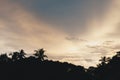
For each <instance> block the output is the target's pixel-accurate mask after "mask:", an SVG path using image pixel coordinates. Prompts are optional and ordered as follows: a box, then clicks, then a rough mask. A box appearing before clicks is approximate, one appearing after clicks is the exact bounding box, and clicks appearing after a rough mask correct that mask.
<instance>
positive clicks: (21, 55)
mask: <svg viewBox="0 0 120 80" xmlns="http://www.w3.org/2000/svg"><path fill="white" fill-rule="evenodd" d="M25 55H26V53H25V52H24V50H23V49H21V50H20V52H19V55H18V58H19V59H23V58H25Z"/></svg>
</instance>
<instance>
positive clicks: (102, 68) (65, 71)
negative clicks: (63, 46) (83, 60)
mask: <svg viewBox="0 0 120 80" xmlns="http://www.w3.org/2000/svg"><path fill="white" fill-rule="evenodd" d="M44 52H45V51H44V49H38V50H35V53H34V54H33V56H28V57H26V55H27V54H26V53H25V52H24V50H20V51H16V52H13V53H10V54H1V55H0V79H1V80H120V52H117V54H116V55H115V56H113V57H111V58H109V57H102V58H101V59H100V64H98V65H97V67H92V66H91V67H89V68H88V69H86V68H84V66H76V65H74V64H71V63H67V62H59V61H52V60H47V58H48V57H47V56H46V55H45V54H44ZM45 58H46V59H45Z"/></svg>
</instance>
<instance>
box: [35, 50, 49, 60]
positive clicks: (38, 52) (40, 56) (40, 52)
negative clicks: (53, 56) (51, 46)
mask: <svg viewBox="0 0 120 80" xmlns="http://www.w3.org/2000/svg"><path fill="white" fill-rule="evenodd" d="M44 52H45V50H44V49H43V48H42V49H38V50H35V54H34V55H35V56H36V57H37V58H38V59H39V60H40V61H44V57H47V56H46V55H44Z"/></svg>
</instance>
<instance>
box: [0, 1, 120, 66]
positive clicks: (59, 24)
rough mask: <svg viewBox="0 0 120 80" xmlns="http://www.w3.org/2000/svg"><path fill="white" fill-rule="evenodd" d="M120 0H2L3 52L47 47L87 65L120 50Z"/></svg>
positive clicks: (54, 57)
mask: <svg viewBox="0 0 120 80" xmlns="http://www.w3.org/2000/svg"><path fill="white" fill-rule="evenodd" d="M119 14H120V1H119V0H0V53H5V52H12V51H17V50H20V49H24V50H25V51H26V53H29V54H32V53H34V50H36V49H39V48H44V49H45V51H46V55H48V57H49V59H52V60H59V61H67V62H70V63H73V64H76V65H83V66H85V67H88V66H95V65H96V64H98V63H99V59H100V58H101V57H102V56H113V55H115V52H116V51H119V50H120V38H119V37H120V31H119V30H120V15H119Z"/></svg>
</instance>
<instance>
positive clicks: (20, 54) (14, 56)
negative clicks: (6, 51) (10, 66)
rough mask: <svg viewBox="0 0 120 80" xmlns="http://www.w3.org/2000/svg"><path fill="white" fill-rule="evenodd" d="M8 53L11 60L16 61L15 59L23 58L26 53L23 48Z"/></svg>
mask: <svg viewBox="0 0 120 80" xmlns="http://www.w3.org/2000/svg"><path fill="white" fill-rule="evenodd" d="M10 55H12V60H13V61H16V60H21V59H24V58H25V55H26V53H25V52H24V50H23V49H21V50H20V52H13V54H10Z"/></svg>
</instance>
